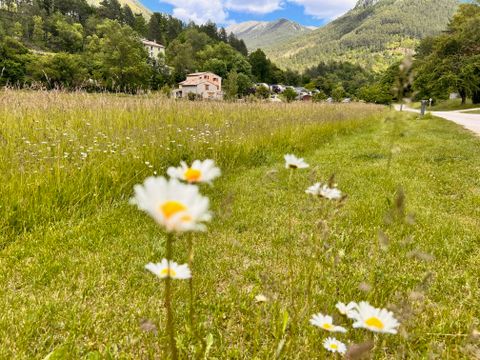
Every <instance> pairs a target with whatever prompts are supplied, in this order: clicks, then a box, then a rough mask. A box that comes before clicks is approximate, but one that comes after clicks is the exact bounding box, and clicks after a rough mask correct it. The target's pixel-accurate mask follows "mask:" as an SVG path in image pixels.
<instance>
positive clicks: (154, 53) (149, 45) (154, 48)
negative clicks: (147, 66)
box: [142, 39, 165, 60]
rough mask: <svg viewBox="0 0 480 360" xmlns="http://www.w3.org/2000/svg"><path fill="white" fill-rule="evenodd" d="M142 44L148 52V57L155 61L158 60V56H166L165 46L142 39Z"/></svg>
mask: <svg viewBox="0 0 480 360" xmlns="http://www.w3.org/2000/svg"><path fill="white" fill-rule="evenodd" d="M142 44H143V46H144V47H145V49H146V50H147V51H148V56H149V57H150V58H152V59H154V60H158V55H160V54H162V55H165V46H163V45H162V44H159V43H157V42H155V41H150V40H146V39H142Z"/></svg>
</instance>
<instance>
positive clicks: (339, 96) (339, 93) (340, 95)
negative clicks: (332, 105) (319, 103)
mask: <svg viewBox="0 0 480 360" xmlns="http://www.w3.org/2000/svg"><path fill="white" fill-rule="evenodd" d="M346 95H347V93H346V92H345V89H344V88H343V86H342V85H338V86H337V87H336V88H335V89H333V91H332V98H333V100H335V101H337V102H340V101H342V100H343V99H344V98H345V96H346Z"/></svg>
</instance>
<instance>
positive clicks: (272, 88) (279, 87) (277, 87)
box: [270, 84, 285, 94]
mask: <svg viewBox="0 0 480 360" xmlns="http://www.w3.org/2000/svg"><path fill="white" fill-rule="evenodd" d="M270 91H271V92H273V93H275V94H281V93H282V92H284V91H285V86H283V85H276V84H275V85H272V86H270Z"/></svg>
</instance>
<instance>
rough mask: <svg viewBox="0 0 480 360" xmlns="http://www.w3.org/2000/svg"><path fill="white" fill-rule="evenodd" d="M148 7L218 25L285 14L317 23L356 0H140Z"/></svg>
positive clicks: (352, 5)
mask: <svg viewBox="0 0 480 360" xmlns="http://www.w3.org/2000/svg"><path fill="white" fill-rule="evenodd" d="M140 1H141V2H142V3H143V4H144V5H145V6H147V7H148V8H149V9H150V10H152V11H159V12H165V13H168V14H172V15H173V16H175V17H177V18H179V19H181V20H183V21H186V22H188V21H190V20H192V21H194V22H196V23H198V24H202V23H205V22H206V21H208V20H211V21H213V22H215V23H217V24H219V25H222V26H226V25H229V24H234V23H240V22H244V21H250V20H256V21H271V20H277V19H280V18H286V19H289V20H293V21H296V22H298V23H299V24H302V25H305V26H321V25H324V24H325V23H327V22H329V21H331V20H333V19H335V18H336V17H338V16H340V15H342V14H344V13H345V12H346V11H348V10H350V9H351V8H353V7H354V6H355V4H356V2H357V0H140Z"/></svg>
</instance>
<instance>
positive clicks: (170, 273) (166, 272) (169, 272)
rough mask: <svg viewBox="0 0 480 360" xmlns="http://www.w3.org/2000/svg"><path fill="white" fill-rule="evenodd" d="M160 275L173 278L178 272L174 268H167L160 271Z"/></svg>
mask: <svg viewBox="0 0 480 360" xmlns="http://www.w3.org/2000/svg"><path fill="white" fill-rule="evenodd" d="M160 275H162V276H168V277H171V278H173V277H175V276H177V273H176V272H175V270H173V269H172V268H165V269H163V270H162V271H161V272H160Z"/></svg>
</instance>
